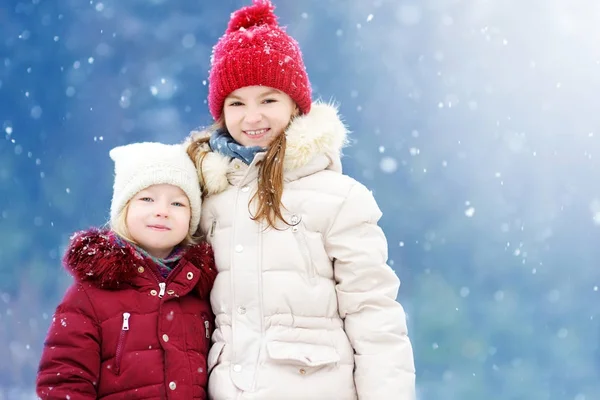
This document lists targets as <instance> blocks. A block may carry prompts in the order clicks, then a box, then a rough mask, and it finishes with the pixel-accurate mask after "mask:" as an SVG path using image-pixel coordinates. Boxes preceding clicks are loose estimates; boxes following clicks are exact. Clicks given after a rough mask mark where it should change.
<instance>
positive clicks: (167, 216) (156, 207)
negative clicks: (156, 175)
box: [125, 184, 191, 258]
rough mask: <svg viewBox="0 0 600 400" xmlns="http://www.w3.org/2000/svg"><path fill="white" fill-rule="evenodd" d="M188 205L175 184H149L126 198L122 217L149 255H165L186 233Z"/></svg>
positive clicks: (184, 196) (131, 234)
mask: <svg viewBox="0 0 600 400" xmlns="http://www.w3.org/2000/svg"><path fill="white" fill-rule="evenodd" d="M190 217H191V208H190V202H189V200H188V198H187V196H186V194H185V193H184V192H183V190H181V189H180V188H179V187H177V186H173V185H167V184H161V185H152V186H150V187H147V188H146V189H144V190H142V191H140V192H139V193H137V194H136V195H135V196H134V197H133V198H132V199H131V201H130V202H129V205H128V207H127V217H126V220H125V223H126V226H127V230H128V231H129V236H130V237H131V239H133V240H134V241H135V242H136V243H137V244H138V245H139V246H140V247H141V248H143V249H144V250H146V251H147V252H148V253H149V254H150V255H152V256H154V257H158V258H166V257H167V256H168V255H169V254H170V253H171V251H173V248H174V247H175V246H177V245H178V244H180V243H181V242H182V241H183V240H184V239H185V237H186V235H187V233H188V230H189V227H190Z"/></svg>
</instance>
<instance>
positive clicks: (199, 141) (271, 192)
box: [187, 107, 298, 230]
mask: <svg viewBox="0 0 600 400" xmlns="http://www.w3.org/2000/svg"><path fill="white" fill-rule="evenodd" d="M297 111H298V108H297V107H296V108H295V110H294V113H293V114H292V115H291V118H290V124H291V123H292V121H293V119H294V117H296V116H297ZM288 127H289V124H288ZM288 127H286V128H285V129H284V130H283V132H281V134H280V135H277V137H275V139H273V142H272V143H271V144H270V145H269V148H268V149H267V153H266V155H265V158H264V160H263V161H262V162H261V163H260V164H259V165H258V183H257V186H258V187H257V191H256V193H254V195H253V196H252V197H251V198H250V202H249V204H248V205H250V203H252V202H253V201H256V202H257V208H256V209H257V211H256V214H254V215H252V216H251V218H252V219H253V220H254V221H265V222H266V223H267V226H268V227H271V228H273V229H278V230H279V228H278V227H277V226H276V225H277V221H278V220H279V221H282V222H283V223H284V224H286V225H288V226H289V225H290V224H289V223H288V222H287V221H286V220H285V219H284V218H283V214H282V209H285V207H284V206H283V204H282V202H281V197H282V196H283V161H284V158H285V147H286V133H285V131H286V130H287V128H288ZM219 129H227V127H226V126H225V120H224V118H223V116H222V115H221V118H219V119H218V120H217V121H215V122H214V123H213V124H212V125H211V126H210V127H209V128H207V129H206V130H205V131H204V132H206V133H212V132H214V131H216V130H219ZM209 140H210V135H208V136H202V137H193V136H192V140H191V143H190V144H189V145H188V148H187V153H188V155H189V156H190V158H191V159H192V160H194V162H195V163H196V168H197V169H198V172H199V174H200V176H201V178H202V180H203V181H204V176H203V168H202V164H203V162H204V157H205V156H206V154H207V153H206V152H205V151H204V150H203V149H202V147H203V146H202V145H203V144H205V143H207V142H208V141H209ZM203 186H206V185H203ZM202 196H203V197H204V196H206V189H203V191H202Z"/></svg>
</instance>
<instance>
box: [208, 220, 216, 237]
mask: <svg viewBox="0 0 600 400" xmlns="http://www.w3.org/2000/svg"><path fill="white" fill-rule="evenodd" d="M216 226H217V220H216V219H213V222H212V226H211V227H210V234H209V236H211V237H212V236H215V228H216Z"/></svg>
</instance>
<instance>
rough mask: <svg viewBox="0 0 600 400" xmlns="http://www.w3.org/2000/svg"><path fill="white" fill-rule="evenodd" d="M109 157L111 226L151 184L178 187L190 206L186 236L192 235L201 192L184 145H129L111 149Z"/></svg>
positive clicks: (199, 206)
mask: <svg viewBox="0 0 600 400" xmlns="http://www.w3.org/2000/svg"><path fill="white" fill-rule="evenodd" d="M109 154H110V158H111V159H112V160H113V161H114V162H115V183H114V186H113V198H112V202H111V206H110V219H111V222H112V223H114V221H115V220H116V218H117V217H118V216H119V214H120V213H121V212H122V211H123V209H124V208H125V206H126V205H127V202H128V201H129V200H131V198H132V197H134V196H135V195H136V194H137V193H138V192H140V191H141V190H144V189H146V188H147V187H150V186H152V185H160V184H169V185H174V186H177V187H179V188H180V189H181V190H183V191H184V193H185V194H186V195H187V197H188V199H189V201H190V206H191V220H190V234H194V233H195V232H196V230H197V229H198V224H199V223H200V209H201V206H202V199H201V194H202V193H201V190H200V184H199V183H198V174H197V172H196V167H195V166H194V163H193V161H192V160H191V159H190V158H189V156H188V155H187V153H186V150H185V147H184V146H182V145H178V144H173V145H171V144H162V143H152V142H143V143H133V144H128V145H125V146H119V147H115V148H114V149H112V150H111V151H110V153H109Z"/></svg>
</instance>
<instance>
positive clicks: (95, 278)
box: [63, 228, 216, 295]
mask: <svg viewBox="0 0 600 400" xmlns="http://www.w3.org/2000/svg"><path fill="white" fill-rule="evenodd" d="M184 261H187V262H190V263H191V264H192V265H194V266H195V267H196V268H198V269H199V270H200V275H201V276H200V279H199V281H198V286H199V287H197V289H198V290H199V291H200V293H201V294H204V295H207V294H208V292H209V291H210V288H211V287H212V283H213V281H214V278H215V276H216V268H215V265H214V257H213V251H212V248H211V247H210V245H209V244H208V243H206V242H202V243H200V244H197V245H194V246H191V247H190V248H189V249H188V250H187V251H186V252H185V254H184V255H183V257H182V259H181V261H180V262H184ZM151 262H152V261H151V260H149V259H143V258H141V257H140V255H139V254H137V252H136V253H134V251H133V250H132V249H131V248H127V247H125V248H124V247H122V246H120V245H119V244H118V243H117V242H116V240H115V237H114V233H112V232H110V231H109V230H106V229H97V228H92V229H90V230H87V231H81V232H77V233H76V234H74V235H73V236H72V237H71V242H70V244H69V246H68V248H67V251H66V252H65V255H64V258H63V265H64V267H65V268H66V269H67V270H68V271H69V272H70V273H71V275H73V277H74V278H75V279H76V280H78V281H80V282H91V283H93V284H94V285H95V286H98V287H100V288H103V289H120V288H122V287H123V286H124V285H128V284H131V283H132V281H133V280H134V278H136V277H137V276H138V273H137V269H138V267H139V266H140V265H148V263H151Z"/></svg>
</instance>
